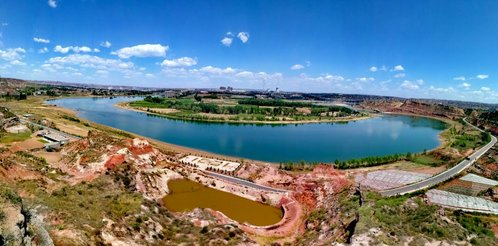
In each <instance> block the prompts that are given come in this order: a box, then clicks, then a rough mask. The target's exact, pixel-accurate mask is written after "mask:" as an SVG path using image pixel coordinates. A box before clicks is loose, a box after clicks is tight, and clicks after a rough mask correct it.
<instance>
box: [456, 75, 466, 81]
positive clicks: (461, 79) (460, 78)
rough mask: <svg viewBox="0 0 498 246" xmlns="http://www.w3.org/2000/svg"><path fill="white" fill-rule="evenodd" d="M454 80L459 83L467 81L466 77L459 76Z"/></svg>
mask: <svg viewBox="0 0 498 246" xmlns="http://www.w3.org/2000/svg"><path fill="white" fill-rule="evenodd" d="M453 80H457V81H465V77H463V76H458V77H454V78H453Z"/></svg>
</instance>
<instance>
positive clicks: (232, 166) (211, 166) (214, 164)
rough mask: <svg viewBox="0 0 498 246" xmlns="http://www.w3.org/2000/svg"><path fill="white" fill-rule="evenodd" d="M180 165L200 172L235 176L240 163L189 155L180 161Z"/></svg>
mask: <svg viewBox="0 0 498 246" xmlns="http://www.w3.org/2000/svg"><path fill="white" fill-rule="evenodd" d="M180 163H182V164H185V165H189V166H193V167H196V168H198V169H200V170H207V171H214V172H220V173H225V174H233V173H235V171H236V170H237V168H239V166H240V163H238V162H234V161H223V160H217V159H211V158H205V157H200V156H195V155H188V156H186V157H183V158H182V159H180Z"/></svg>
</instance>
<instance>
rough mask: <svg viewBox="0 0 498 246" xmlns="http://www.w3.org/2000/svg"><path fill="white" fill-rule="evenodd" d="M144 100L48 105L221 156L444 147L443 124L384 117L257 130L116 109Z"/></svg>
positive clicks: (327, 155)
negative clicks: (442, 141) (441, 145)
mask: <svg viewBox="0 0 498 246" xmlns="http://www.w3.org/2000/svg"><path fill="white" fill-rule="evenodd" d="M133 100H139V98H127V97H118V98H113V99H110V98H64V99H57V100H52V101H50V102H49V103H51V104H55V105H58V106H61V107H65V108H69V109H73V110H76V111H77V112H78V116H79V117H82V118H85V119H88V120H91V121H94V122H96V123H99V124H103V125H107V126H111V127H114V128H118V129H122V130H125V131H129V132H133V133H136V134H139V135H142V136H146V137H150V138H154V139H157V140H161V141H164V142H168V143H172V144H177V145H181V146H186V147H190V148H195V149H200V150H205V151H209V152H213V153H217V154H223V155H229V156H238V157H243V158H249V159H255V160H262V161H270V162H285V161H293V162H298V161H301V160H304V161H308V162H333V161H335V160H346V159H352V158H360V157H366V156H381V155H389V154H395V153H408V152H411V153H416V152H422V151H424V150H430V149H433V148H435V147H437V146H438V145H439V139H438V135H439V133H440V132H441V131H442V130H444V129H445V127H446V124H445V123H444V122H441V121H438V120H434V119H429V118H423V117H414V116H402V115H385V116H381V117H375V118H371V119H367V120H359V121H352V122H348V123H312V124H289V125H255V124H228V123H201V122H192V121H183V120H172V119H167V118H164V117H160V116H154V115H149V114H146V113H141V112H135V111H130V110H124V109H119V108H116V107H114V106H113V105H114V104H116V103H119V102H124V101H133Z"/></svg>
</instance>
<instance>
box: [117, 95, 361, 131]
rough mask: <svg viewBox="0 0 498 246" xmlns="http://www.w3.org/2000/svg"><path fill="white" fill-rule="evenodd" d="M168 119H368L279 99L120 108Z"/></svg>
mask: <svg viewBox="0 0 498 246" xmlns="http://www.w3.org/2000/svg"><path fill="white" fill-rule="evenodd" d="M119 106H120V107H124V108H128V109H133V110H138V111H144V112H148V113H152V114H157V115H161V116H165V117H168V118H171V119H181V120H192V121H207V122H239V123H278V124H285V123H310V122H334V121H350V120H356V119H363V118H366V117H368V116H369V114H367V113H365V112H359V111H357V110H354V109H351V108H349V107H345V106H339V105H318V104H314V103H311V102H300V101H290V100H281V99H257V98H218V97H210V98H206V97H200V96H197V95H195V96H193V97H182V98H164V97H155V96H154V97H153V96H147V97H145V98H144V99H143V100H140V101H134V102H130V103H125V104H121V105H119Z"/></svg>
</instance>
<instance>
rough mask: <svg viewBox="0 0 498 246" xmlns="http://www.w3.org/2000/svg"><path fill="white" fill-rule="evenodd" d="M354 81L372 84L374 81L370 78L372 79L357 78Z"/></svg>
mask: <svg viewBox="0 0 498 246" xmlns="http://www.w3.org/2000/svg"><path fill="white" fill-rule="evenodd" d="M356 80H358V81H360V82H372V81H374V80H375V79H374V78H372V77H361V78H357V79H356Z"/></svg>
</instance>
